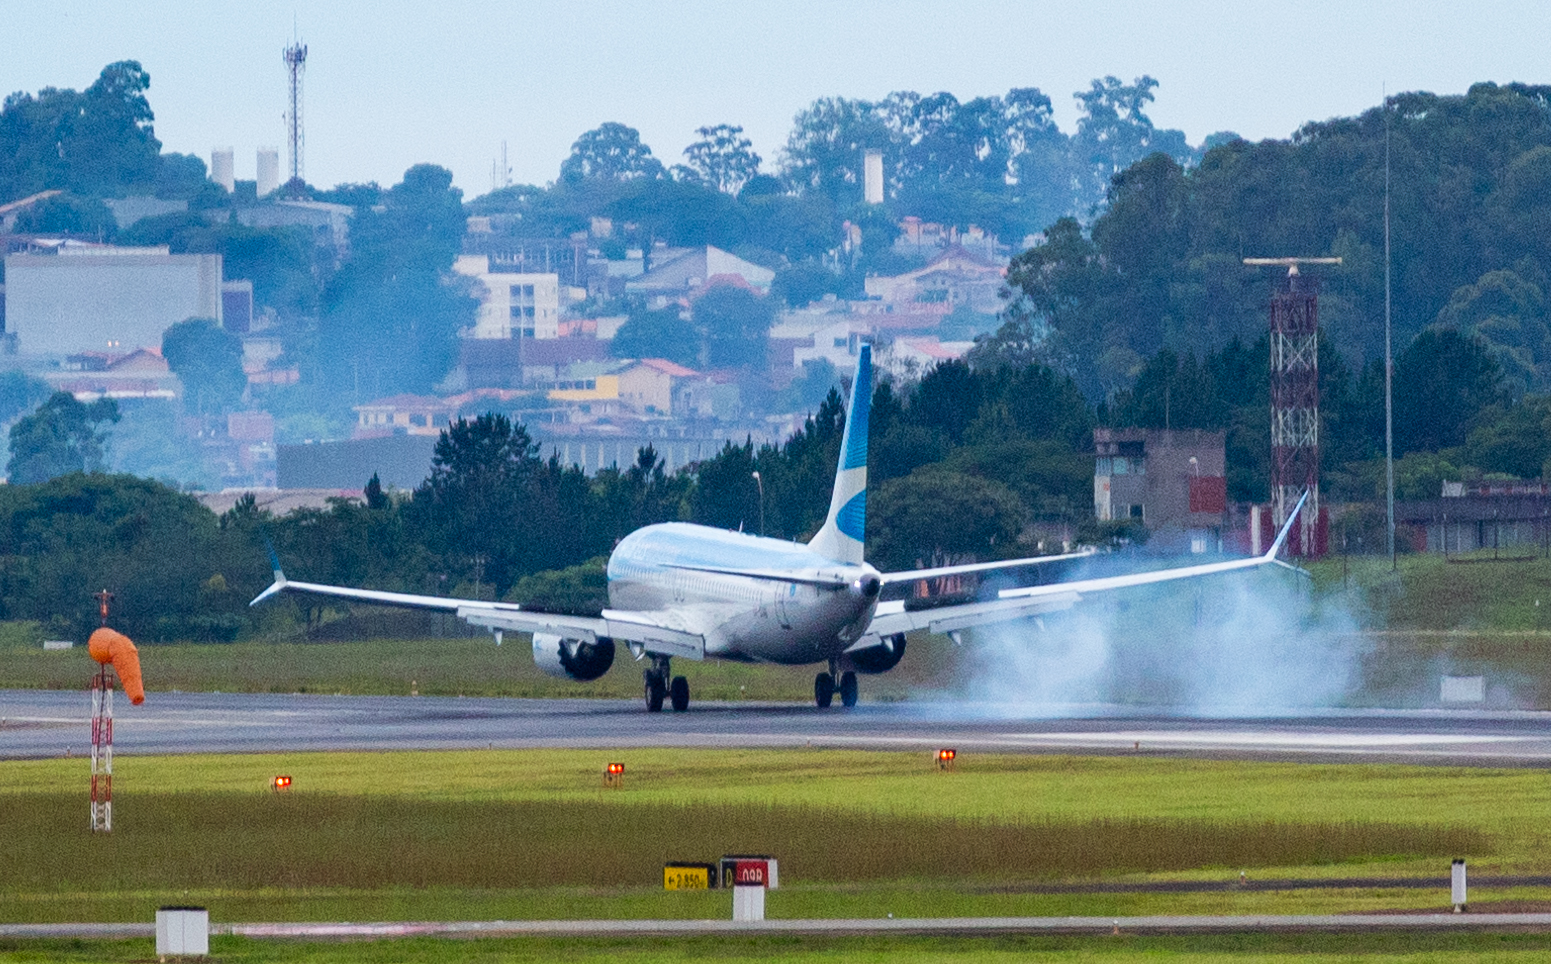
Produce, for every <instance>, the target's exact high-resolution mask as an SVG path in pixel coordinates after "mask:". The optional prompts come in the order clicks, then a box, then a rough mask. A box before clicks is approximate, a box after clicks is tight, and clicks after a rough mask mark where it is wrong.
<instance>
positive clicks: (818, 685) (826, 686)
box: [813, 673, 835, 710]
mask: <svg viewBox="0 0 1551 964" xmlns="http://www.w3.org/2000/svg"><path fill="white" fill-rule="evenodd" d="M834 699H835V678H834V677H833V676H831V675H829V674H828V673H820V674H819V675H817V676H815V677H813V702H815V703H817V704H818V707H819V709H821V710H827V709H829V704H830V703H831V702H833V701H834Z"/></svg>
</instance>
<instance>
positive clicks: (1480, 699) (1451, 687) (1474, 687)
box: [1438, 676, 1486, 703]
mask: <svg viewBox="0 0 1551 964" xmlns="http://www.w3.org/2000/svg"><path fill="white" fill-rule="evenodd" d="M1438 689H1439V692H1438V701H1439V702H1440V703H1484V702H1486V677H1485V676H1445V677H1444V678H1443V682H1442V685H1441V686H1439V688H1438Z"/></svg>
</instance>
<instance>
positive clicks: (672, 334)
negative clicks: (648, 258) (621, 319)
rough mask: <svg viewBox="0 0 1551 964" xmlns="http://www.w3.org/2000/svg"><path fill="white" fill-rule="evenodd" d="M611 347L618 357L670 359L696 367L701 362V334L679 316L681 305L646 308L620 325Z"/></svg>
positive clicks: (632, 314) (639, 310)
mask: <svg viewBox="0 0 1551 964" xmlns="http://www.w3.org/2000/svg"><path fill="white" fill-rule="evenodd" d="M609 350H610V351H612V352H613V353H614V357H616V358H666V359H667V360H668V361H671V362H675V363H677V364H680V365H684V366H685V367H688V368H694V367H697V366H699V365H700V333H699V332H697V331H696V330H695V326H694V325H692V324H690V323H689V322H687V321H685V320H684V319H682V318H680V317H679V307H678V305H672V306H670V307H667V308H659V309H657V310H656V311H648V310H646V309H645V308H644V307H642V308H638V309H637V310H636V311H634V312H632V313H631V315H630V320H629V321H627V322H625V323H624V324H623V325H621V326H620V328H619V331H618V332H616V333H615V335H614V340H613V342H611V343H610V344H609Z"/></svg>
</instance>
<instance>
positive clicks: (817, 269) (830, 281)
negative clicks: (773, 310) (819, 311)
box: [770, 261, 843, 308]
mask: <svg viewBox="0 0 1551 964" xmlns="http://www.w3.org/2000/svg"><path fill="white" fill-rule="evenodd" d="M842 285H843V282H842V280H841V278H840V276H839V275H837V274H835V273H834V272H833V271H831V270H829V269H828V268H826V267H825V266H824V265H822V264H819V263H817V262H815V261H804V262H802V263H801V264H794V265H792V266H791V267H788V268H783V269H781V270H780V271H777V272H776V276H775V280H774V281H772V282H771V283H770V296H771V297H772V298H780V299H781V300H782V301H783V302H785V303H786V306H787V307H788V308H801V307H803V306H805V305H808V304H811V303H813V302H815V301H818V300H819V299H820V298H822V297H824V296H825V295H829V294H834V295H838V294H839V293H840V291H841V288H842Z"/></svg>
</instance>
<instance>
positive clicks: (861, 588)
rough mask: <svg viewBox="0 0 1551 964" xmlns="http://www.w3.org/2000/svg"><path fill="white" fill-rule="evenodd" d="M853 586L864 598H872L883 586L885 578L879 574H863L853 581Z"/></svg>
mask: <svg viewBox="0 0 1551 964" xmlns="http://www.w3.org/2000/svg"><path fill="white" fill-rule="evenodd" d="M851 588H853V589H855V590H856V591H857V592H859V593H861V594H862V596H863V597H864V598H867V599H871V598H872V597H874V596H876V595H877V594H878V591H879V590H880V589H882V588H883V580H881V579H879V578H878V577H877V576H863V577H862V578H860V579H858V580H856V582H854V583H852V584H851Z"/></svg>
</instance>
